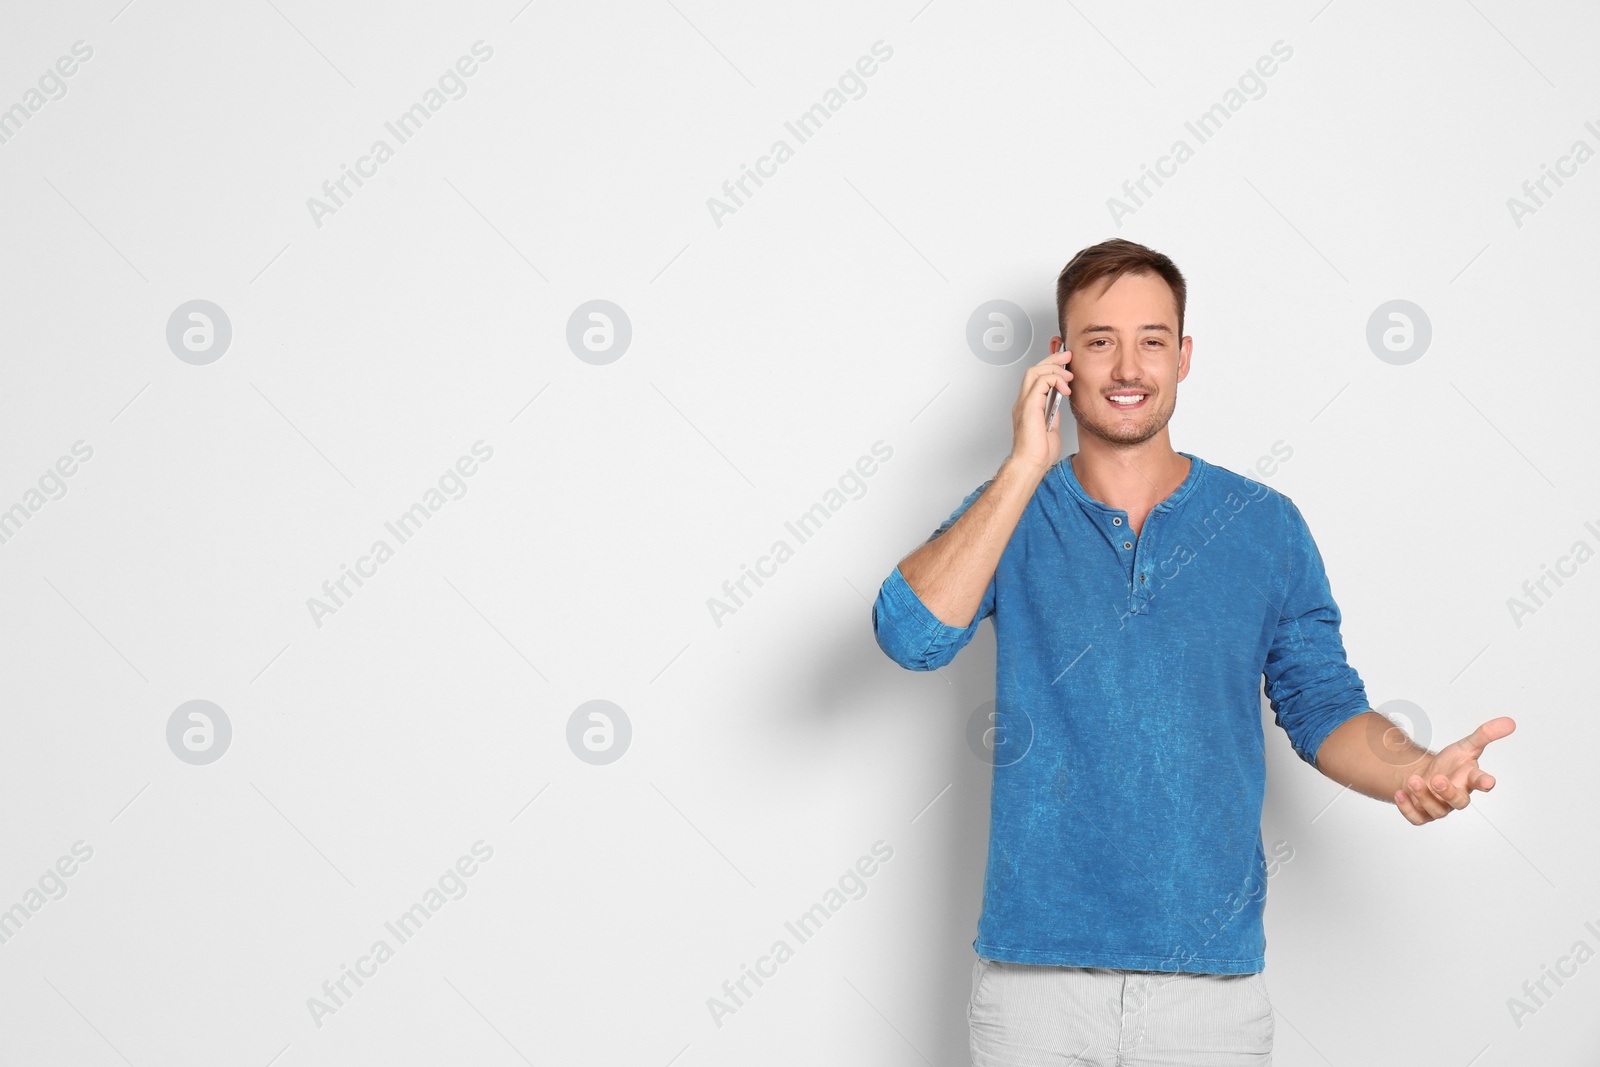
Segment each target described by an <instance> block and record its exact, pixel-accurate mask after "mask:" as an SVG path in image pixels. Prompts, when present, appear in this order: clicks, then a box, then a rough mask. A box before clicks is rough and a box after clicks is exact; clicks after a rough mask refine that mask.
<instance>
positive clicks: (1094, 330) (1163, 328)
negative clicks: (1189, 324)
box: [1081, 322, 1172, 334]
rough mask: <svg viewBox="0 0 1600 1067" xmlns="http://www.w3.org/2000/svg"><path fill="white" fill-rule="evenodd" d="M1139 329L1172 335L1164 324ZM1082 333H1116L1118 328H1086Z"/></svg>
mask: <svg viewBox="0 0 1600 1067" xmlns="http://www.w3.org/2000/svg"><path fill="white" fill-rule="evenodd" d="M1139 329H1141V330H1159V331H1160V332H1162V333H1166V334H1170V333H1171V332H1172V327H1171V326H1168V325H1167V324H1166V323H1164V322H1150V323H1146V324H1145V325H1143V326H1141V327H1139ZM1081 332H1082V333H1116V332H1117V331H1116V327H1114V326H1085V327H1084V328H1083V330H1082V331H1081Z"/></svg>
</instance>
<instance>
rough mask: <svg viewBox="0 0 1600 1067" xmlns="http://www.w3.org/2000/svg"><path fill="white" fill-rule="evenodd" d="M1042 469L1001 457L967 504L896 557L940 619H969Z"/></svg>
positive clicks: (958, 622) (962, 622) (956, 622)
mask: <svg viewBox="0 0 1600 1067" xmlns="http://www.w3.org/2000/svg"><path fill="white" fill-rule="evenodd" d="M1044 473H1045V472H1044V471H1040V470H1034V469H1030V468H1028V467H1026V466H1023V465H1022V464H1019V463H1018V462H1017V461H1016V460H1014V459H1008V460H1006V462H1005V463H1003V464H1002V465H1001V467H1000V471H999V473H998V474H996V475H995V476H994V478H992V479H991V480H990V481H989V482H987V483H986V484H985V488H984V489H983V491H982V492H981V493H979V494H978V499H977V500H975V501H974V502H973V504H972V506H971V507H969V508H967V509H966V510H965V511H964V512H962V513H961V516H960V517H959V518H958V519H956V521H955V522H954V523H953V524H951V525H950V526H949V527H948V528H947V529H945V530H944V531H943V532H942V533H939V534H936V535H935V536H934V537H933V538H931V539H930V540H928V541H927V542H926V543H925V544H923V545H922V546H921V547H920V548H918V549H917V550H916V551H915V552H912V553H911V554H910V555H909V556H907V557H906V558H905V559H903V560H901V561H900V564H899V570H900V574H901V576H902V577H903V578H905V580H906V584H907V585H908V586H910V587H911V590H912V592H914V593H916V594H917V599H918V600H921V601H922V603H923V605H924V606H925V607H927V609H928V610H929V611H930V612H932V613H933V615H934V617H935V618H937V619H938V620H939V621H940V622H942V623H944V624H945V625H947V626H958V627H965V626H968V625H970V624H971V623H972V620H973V617H974V616H976V615H977V613H978V607H979V605H980V604H981V603H982V602H983V596H984V592H985V590H987V589H988V587H989V581H990V579H992V578H993V577H994V572H995V568H997V567H998V566H999V565H1000V556H1001V555H1002V554H1003V553H1004V552H1005V550H1006V545H1007V544H1008V543H1010V541H1011V535H1012V533H1013V532H1014V531H1015V530H1016V528H1017V522H1018V521H1019V520H1020V519H1021V518H1022V511H1023V509H1024V508H1026V507H1027V506H1028V501H1029V500H1031V499H1033V491H1034V490H1035V489H1037V488H1038V487H1039V482H1040V481H1042V480H1043V478H1044Z"/></svg>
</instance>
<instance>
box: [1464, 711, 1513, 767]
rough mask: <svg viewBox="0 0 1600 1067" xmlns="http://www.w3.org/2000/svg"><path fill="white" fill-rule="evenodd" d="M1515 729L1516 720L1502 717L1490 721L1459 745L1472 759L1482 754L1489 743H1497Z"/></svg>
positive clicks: (1506, 716)
mask: <svg viewBox="0 0 1600 1067" xmlns="http://www.w3.org/2000/svg"><path fill="white" fill-rule="evenodd" d="M1516 728H1517V723H1516V720H1515V719H1513V718H1511V717H1510V716H1509V715H1502V716H1500V717H1499V718H1498V719H1490V720H1489V721H1488V722H1486V723H1484V724H1483V725H1482V726H1480V727H1478V728H1477V729H1476V730H1474V731H1472V732H1471V733H1470V734H1468V735H1467V736H1466V737H1463V738H1462V739H1461V742H1460V743H1461V745H1462V746H1463V747H1465V748H1467V749H1468V750H1470V752H1471V755H1472V757H1473V758H1474V759H1476V758H1477V757H1478V756H1481V755H1482V754H1483V750H1484V748H1485V747H1487V746H1488V744H1489V742H1490V741H1498V740H1500V739H1501V738H1502V737H1505V736H1506V735H1508V734H1510V733H1511V732H1512V731H1513V730H1515V729H1516Z"/></svg>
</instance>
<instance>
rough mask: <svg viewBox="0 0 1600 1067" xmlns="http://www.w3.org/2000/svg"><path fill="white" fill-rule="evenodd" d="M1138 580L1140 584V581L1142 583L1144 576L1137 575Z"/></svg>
mask: <svg viewBox="0 0 1600 1067" xmlns="http://www.w3.org/2000/svg"><path fill="white" fill-rule="evenodd" d="M1139 580H1140V581H1141V582H1142V581H1144V575H1142V574H1141V575H1139Z"/></svg>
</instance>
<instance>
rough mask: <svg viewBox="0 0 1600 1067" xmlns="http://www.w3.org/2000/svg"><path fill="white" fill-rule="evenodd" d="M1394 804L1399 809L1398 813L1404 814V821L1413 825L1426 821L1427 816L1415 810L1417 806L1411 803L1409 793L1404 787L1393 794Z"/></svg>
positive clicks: (1419, 824)
mask: <svg viewBox="0 0 1600 1067" xmlns="http://www.w3.org/2000/svg"><path fill="white" fill-rule="evenodd" d="M1394 806H1395V807H1397V808H1399V809H1400V814H1401V815H1404V816H1405V817H1406V821H1408V822H1410V823H1411V825H1413V826H1421V825H1422V824H1423V823H1425V822H1427V821H1428V820H1427V817H1426V816H1424V815H1423V814H1422V813H1421V812H1420V811H1418V810H1417V806H1416V805H1415V804H1413V803H1411V795H1410V794H1409V793H1407V792H1406V791H1405V790H1404V789H1402V790H1400V791H1399V792H1398V793H1396V794H1395V795H1394Z"/></svg>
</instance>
